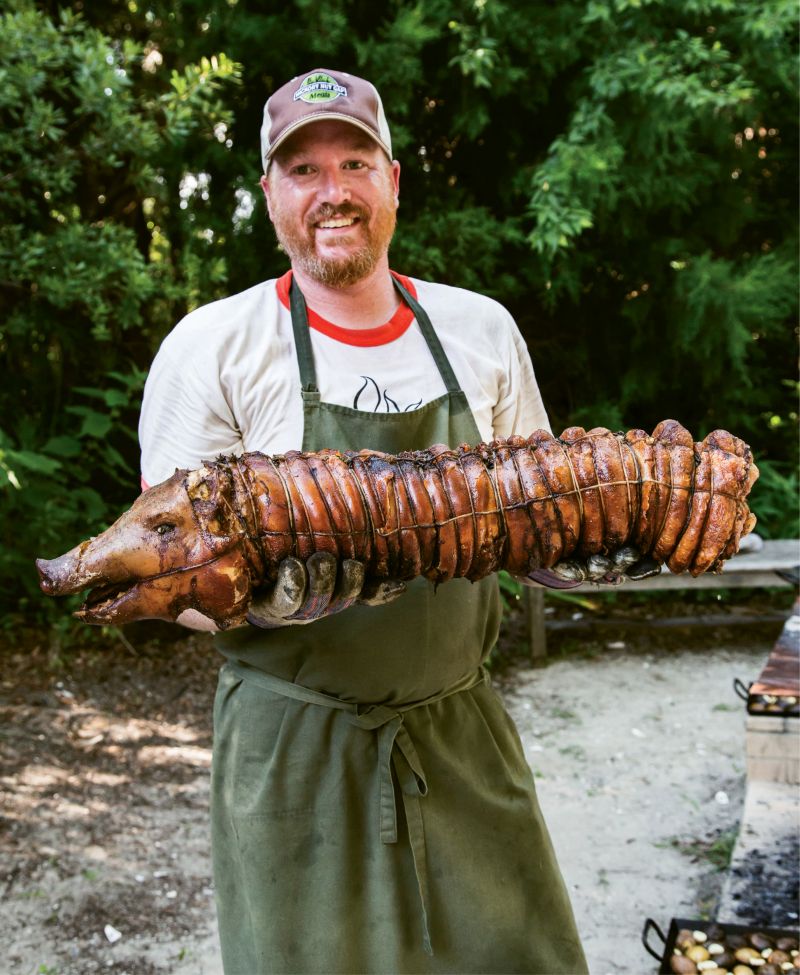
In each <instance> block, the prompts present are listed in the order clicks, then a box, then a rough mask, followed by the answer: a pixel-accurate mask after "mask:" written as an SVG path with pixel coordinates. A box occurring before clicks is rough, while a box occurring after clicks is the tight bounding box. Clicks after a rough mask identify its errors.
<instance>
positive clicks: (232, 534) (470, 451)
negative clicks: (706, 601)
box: [37, 420, 758, 629]
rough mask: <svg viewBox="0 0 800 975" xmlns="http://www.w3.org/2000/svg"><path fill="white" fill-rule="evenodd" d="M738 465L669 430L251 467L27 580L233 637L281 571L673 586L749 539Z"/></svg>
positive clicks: (223, 468) (117, 616)
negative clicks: (582, 575)
mask: <svg viewBox="0 0 800 975" xmlns="http://www.w3.org/2000/svg"><path fill="white" fill-rule="evenodd" d="M757 476H758V470H757V468H756V466H755V464H754V463H753V458H752V454H751V453H750V449H749V447H748V446H747V445H746V444H745V443H743V442H742V441H741V440H739V439H738V438H736V437H734V436H732V435H731V434H729V433H727V432H726V431H724V430H715V431H714V432H713V433H710V434H709V435H708V436H707V437H706V438H705V440H703V441H702V443H695V442H694V440H693V439H692V436H691V434H690V433H689V432H688V431H687V430H686V429H684V427H682V426H681V425H680V424H679V423H677V422H676V421H674V420H665V421H663V422H662V423H659V425H658V426H657V427H656V428H655V430H654V431H653V433H652V434H648V433H646V432H645V431H644V430H630V431H628V432H627V433H625V434H622V433H611V432H610V431H608V430H606V429H603V428H596V429H594V430H589V431H588V432H587V431H585V430H583V429H582V428H580V427H570V428H569V429H567V430H565V431H564V432H563V433H562V434H561V436H560V437H558V438H556V437H553V436H552V435H550V434H549V433H546V432H545V431H542V430H538V431H536V432H535V433H533V434H532V435H531V436H530V437H528V438H524V437H519V436H513V437H509V438H508V439H507V440H496V441H494V442H492V443H490V444H480V445H478V446H476V447H468V446H466V445H462V446H461V447H459V448H457V449H455V450H451V449H449V448H447V447H444V446H442V445H438V446H434V447H431V448H429V449H427V450H420V451H414V452H409V453H401V454H398V455H396V456H394V455H389V454H384V453H379V452H376V451H369V450H364V451H360V452H344V453H342V452H339V451H334V450H321V451H318V452H316V453H300V452H290V453H287V454H286V455H285V456H275V457H268V456H265V455H263V454H260V453H250V454H244V455H243V456H241V457H227V458H219V459H218V460H216V461H213V462H206V463H205V464H204V465H203V466H202V467H201V468H200V469H198V470H195V471H189V472H187V471H176V472H175V474H174V475H173V476H172V477H171V478H170V479H169V480H167V481H165V482H163V484H161V485H158V486H157V487H154V488H152V489H151V490H150V491H147V492H145V493H144V494H143V495H142V496H141V498H139V499H138V500H137V501H136V503H135V504H134V505H133V507H132V508H131V509H130V511H128V512H127V513H126V514H124V515H123V516H122V517H121V518H120V519H119V520H118V521H117V522H116V523H115V524H114V525H112V526H111V528H109V529H108V531H106V532H105V533H104V534H102V535H100V536H98V537H97V538H95V539H90V540H89V541H87V542H83V543H82V544H81V545H79V546H77V548H75V549H73V550H72V551H71V552H68V553H66V554H65V555H63V556H61V557H60V558H57V559H53V560H52V561H49V562H48V561H44V560H39V561H38V562H37V565H38V568H39V571H40V575H41V581H42V588H43V589H44V591H45V592H47V593H49V594H53V595H62V594H67V593H73V592H77V591H79V590H81V589H83V588H86V587H88V586H95V587H99V588H96V589H95V590H93V592H92V593H91V594H90V596H89V599H88V601H87V603H86V604H85V606H84V607H83V608H82V609H81V610H80V611H79V612H78V614H77V615H78V616H79V618H81V619H83V620H85V621H86V622H90V623H112V622H113V623H123V622H128V621H130V620H135V619H143V618H148V617H150V618H157V619H170V620H174V619H177V618H178V616H180V615H181V613H183V612H184V611H186V610H187V609H192V610H194V611H195V612H199V613H201V614H203V615H204V616H206V617H207V618H209V619H211V620H212V621H214V623H215V624H216V625H217V626H218V627H219V628H221V629H226V628H228V627H230V626H233V625H238V624H240V623H242V622H243V621H244V620H245V618H246V614H247V609H248V606H249V604H250V600H251V594H252V591H253V588H254V587H256V586H258V585H261V584H263V583H265V582H266V583H269V582H273V581H274V580H275V577H276V573H277V569H278V565H279V564H280V562H281V560H283V559H285V558H286V557H287V556H296V557H298V558H300V559H303V560H305V559H308V558H309V556H311V555H312V554H313V553H315V552H318V551H323V552H329V553H331V554H333V555H334V556H335V557H336V558H337V559H339V560H344V559H355V560H358V561H360V562H361V563H363V565H364V568H365V574H366V578H367V580H380V579H401V580H409V579H413V578H414V577H416V576H420V575H422V576H425V577H426V578H427V579H429V580H431V581H432V582H434V583H437V584H438V583H442V582H446V581H448V580H450V579H452V578H454V577H465V578H467V579H470V580H476V579H481V578H483V577H484V576H486V575H488V574H489V573H491V572H495V571H497V570H498V569H507V570H508V571H509V572H511V573H513V574H516V575H520V576H525V575H527V574H528V573H530V572H533V571H535V570H537V569H542V568H545V569H546V568H550V567H552V566H553V565H555V564H556V563H562V564H563V562H564V560H569V559H570V558H573V557H575V558H587V557H589V556H597V555H598V554H602V555H607V556H613V555H614V554H615V553H618V552H619V551H620V550H621V549H623V548H624V547H626V546H636V547H637V548H638V549H639V551H640V553H641V554H642V555H643V556H648V557H650V558H651V559H654V560H655V561H657V562H658V563H663V562H666V564H667V565H668V566H669V568H670V569H671V570H672V571H673V572H686V571H688V572H690V573H691V574H692V575H695V576H696V575H699V574H700V573H701V572H706V571H719V570H720V568H721V566H722V563H723V562H724V560H725V559H728V558H730V556H731V555H733V554H734V553H735V552H736V550H737V548H738V545H739V541H740V539H741V537H742V535H744V534H746V533H747V532H749V531H750V530H751V529H752V528H753V526H754V524H755V516H754V515H752V514H751V513H750V510H749V508H748V506H747V500H746V499H747V495H748V492H749V490H750V488H751V486H752V484H753V482H754V481H755V479H756V477H757Z"/></svg>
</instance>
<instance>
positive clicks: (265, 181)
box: [259, 174, 272, 220]
mask: <svg viewBox="0 0 800 975" xmlns="http://www.w3.org/2000/svg"><path fill="white" fill-rule="evenodd" d="M259 183H260V184H261V191H262V193H263V194H264V199H265V200H266V201H267V213H268V214H269V218H270V220H272V205H271V204H270V200H269V179H268V178H267V176H266V174H265V175H264V176H262V177H261V179H260V180H259Z"/></svg>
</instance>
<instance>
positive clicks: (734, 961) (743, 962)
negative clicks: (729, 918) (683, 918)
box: [669, 925, 800, 975]
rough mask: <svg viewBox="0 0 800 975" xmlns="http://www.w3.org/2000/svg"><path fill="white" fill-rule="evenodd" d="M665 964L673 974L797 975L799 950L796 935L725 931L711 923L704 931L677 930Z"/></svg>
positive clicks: (799, 960)
mask: <svg viewBox="0 0 800 975" xmlns="http://www.w3.org/2000/svg"><path fill="white" fill-rule="evenodd" d="M669 965H670V968H671V969H672V971H673V972H676V973H677V975H692V973H694V972H700V973H702V975H722V973H723V972H730V973H732V975H787V973H789V975H791V973H794V975H797V973H798V971H800V953H798V941H797V938H787V937H775V938H773V937H771V936H770V935H768V934H766V933H764V932H763V931H751V932H749V933H748V934H745V935H741V934H734V933H730V934H729V933H726V931H725V929H724V928H723V927H721V926H717V925H711V926H710V927H709V928H707V930H706V931H689V930H687V929H685V928H683V929H681V930H680V931H679V932H678V934H677V936H676V938H675V947H674V948H673V953H672V956H671V958H670V960H669Z"/></svg>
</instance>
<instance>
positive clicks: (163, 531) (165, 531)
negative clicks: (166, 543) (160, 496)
mask: <svg viewBox="0 0 800 975" xmlns="http://www.w3.org/2000/svg"><path fill="white" fill-rule="evenodd" d="M172 531H175V526H174V525H170V524H169V522H163V523H162V524H160V525H156V527H155V533H156V535H169V533H170V532H172Z"/></svg>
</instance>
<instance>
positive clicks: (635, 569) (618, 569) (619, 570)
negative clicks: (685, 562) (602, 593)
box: [522, 545, 661, 589]
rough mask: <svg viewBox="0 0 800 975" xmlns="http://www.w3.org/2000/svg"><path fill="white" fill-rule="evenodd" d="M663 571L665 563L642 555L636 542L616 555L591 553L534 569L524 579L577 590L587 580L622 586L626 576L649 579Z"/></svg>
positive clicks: (533, 583) (596, 583) (526, 581)
mask: <svg viewBox="0 0 800 975" xmlns="http://www.w3.org/2000/svg"><path fill="white" fill-rule="evenodd" d="M659 572H661V564H660V563H659V562H656V560H655V559H653V558H651V557H650V556H645V557H644V558H642V555H641V552H640V551H639V549H637V548H636V547H635V546H633V545H626V546H625V547H624V548H621V549H619V550H618V551H616V552H615V553H614V554H613V555H611V556H608V555H590V556H589V558H588V559H568V560H565V561H563V562H557V563H556V564H555V565H554V566H553V567H552V568H551V569H534V570H533V572H530V573H529V574H528V576H527V577H526V578H524V579H522V582H523V583H525V584H526V585H540V586H547V587H548V588H549V589H574V588H575V587H576V586H580V585H582V584H583V583H584V582H593V583H595V585H602V586H620V585H622V583H623V582H625V581H626V579H633V580H637V579H648V578H649V577H650V576H657V575H658V574H659Z"/></svg>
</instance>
